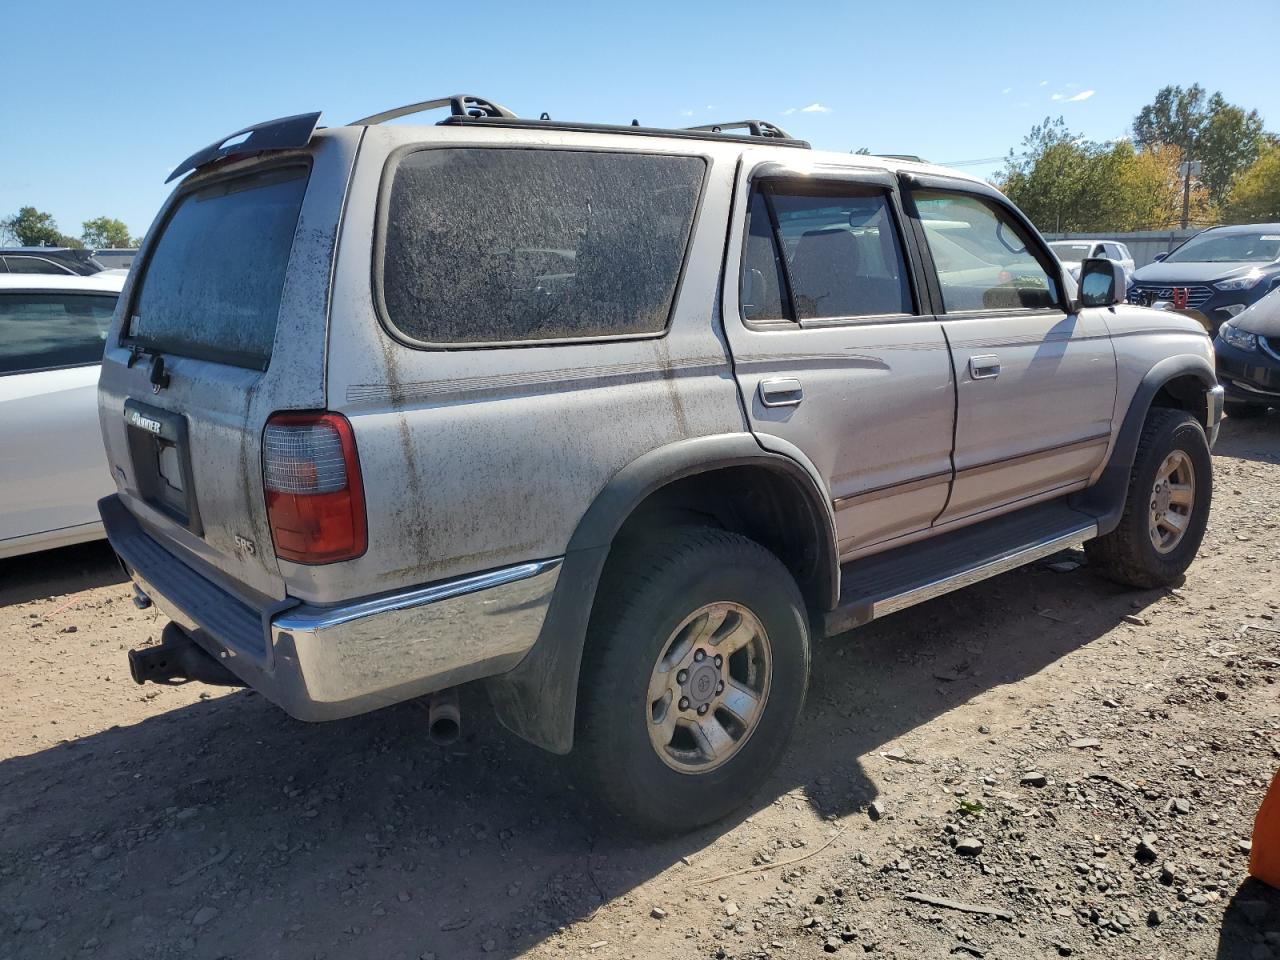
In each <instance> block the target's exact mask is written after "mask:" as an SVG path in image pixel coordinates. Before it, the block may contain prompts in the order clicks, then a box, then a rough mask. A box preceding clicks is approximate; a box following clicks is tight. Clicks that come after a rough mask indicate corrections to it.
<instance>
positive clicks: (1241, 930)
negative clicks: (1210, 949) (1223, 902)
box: [1217, 877, 1280, 960]
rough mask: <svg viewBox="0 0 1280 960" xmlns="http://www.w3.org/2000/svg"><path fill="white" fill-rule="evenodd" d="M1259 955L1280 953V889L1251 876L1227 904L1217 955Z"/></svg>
mask: <svg viewBox="0 0 1280 960" xmlns="http://www.w3.org/2000/svg"><path fill="white" fill-rule="evenodd" d="M1260 947H1261V948H1262V949H1259V948H1260ZM1259 956H1268V957H1274V956H1280V890H1276V889H1275V888H1274V887H1268V886H1267V885H1266V884H1265V883H1260V882H1259V881H1257V880H1254V879H1253V878H1252V877H1250V878H1249V879H1247V880H1245V882H1244V883H1242V884H1240V887H1239V889H1237V890H1236V893H1235V896H1233V897H1232V898H1231V902H1230V903H1229V904H1227V912H1226V915H1225V916H1224V917H1223V918H1222V930H1221V932H1220V934H1219V939H1218V953H1217V958H1218V960H1256V958H1257V957H1259Z"/></svg>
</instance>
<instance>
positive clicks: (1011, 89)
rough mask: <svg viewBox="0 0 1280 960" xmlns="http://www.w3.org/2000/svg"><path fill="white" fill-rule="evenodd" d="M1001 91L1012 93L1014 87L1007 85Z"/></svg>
mask: <svg viewBox="0 0 1280 960" xmlns="http://www.w3.org/2000/svg"><path fill="white" fill-rule="evenodd" d="M1000 92H1001V93H1012V92H1013V87H1005V88H1004V89H1003V90H1001V91H1000Z"/></svg>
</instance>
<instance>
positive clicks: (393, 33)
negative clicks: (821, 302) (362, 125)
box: [0, 0, 1280, 234]
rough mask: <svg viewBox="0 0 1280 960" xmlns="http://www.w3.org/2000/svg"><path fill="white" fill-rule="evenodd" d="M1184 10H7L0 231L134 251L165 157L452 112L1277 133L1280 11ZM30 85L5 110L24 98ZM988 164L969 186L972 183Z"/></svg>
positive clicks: (954, 128) (800, 127) (984, 137)
mask: <svg viewBox="0 0 1280 960" xmlns="http://www.w3.org/2000/svg"><path fill="white" fill-rule="evenodd" d="M1212 9H1213V11H1216V12H1215V13H1210V12H1207V10H1206V8H1205V6H1204V4H1203V3H1197V2H1184V0H1161V2H1157V3H1147V2H1138V0H1130V2H1127V3H1119V4H1118V3H1093V2H1089V0H1070V2H1062V3H1056V4H1050V3H1043V2H1039V0H1024V2H991V3H980V2H965V3H957V2H921V0H915V2H911V3H901V2H899V3H875V4H872V3H861V2H844V3H823V2H809V3H794V2H793V3H791V4H782V3H777V2H772V3H750V2H734V3H727V2H724V3H709V2H704V3H697V2H692V0H685V2H683V3H655V2H640V3H629V4H623V3H608V2H600V0H596V2H591V3H581V4H578V3H575V4H553V3H545V2H544V3H533V2H524V3H512V4H484V3H474V4H466V3H457V2H452V3H448V4H433V3H407V2H405V3H377V2H372V0H365V2H360V3H354V2H337V0H310V2H306V3H302V2H285V0H256V2H251V3H250V2H241V0H219V2H216V3H210V4H201V5H199V6H197V5H195V4H180V3H158V2H150V0H142V2H129V3H121V4H103V3H95V4H92V5H90V4H88V3H85V2H71V3H54V2H34V3H12V4H6V5H5V12H4V22H5V28H6V29H5V32H6V35H7V38H8V41H9V42H7V43H6V44H5V57H4V60H3V67H2V68H0V69H2V70H3V73H4V75H5V77H6V79H7V80H8V81H9V87H8V89H9V94H10V95H9V96H6V97H3V98H0V131H3V133H0V215H8V214H10V213H12V212H14V211H16V210H17V208H18V207H19V206H21V205H24V204H33V205H35V206H37V207H39V208H40V209H42V210H47V211H49V212H50V213H52V214H53V215H54V216H55V217H56V218H57V221H58V224H59V226H60V228H61V229H62V231H63V232H64V233H71V234H78V233H79V232H80V223H81V221H83V220H86V219H88V218H90V217H95V216H99V215H109V216H117V217H120V218H121V219H123V220H124V221H125V222H126V223H127V224H128V225H129V227H130V228H131V229H132V230H133V231H134V232H135V233H141V232H142V231H143V230H144V229H145V228H146V227H147V226H148V225H149V224H150V222H151V219H152V217H153V216H154V215H155V212H156V210H157V209H158V207H159V205H160V203H161V202H162V201H163V200H164V198H165V196H166V195H167V193H168V188H166V187H165V185H164V178H165V176H166V175H167V174H168V172H169V170H170V169H172V167H173V166H174V165H176V164H177V163H178V162H179V161H180V160H182V158H183V157H185V156H187V155H188V154H189V153H191V152H192V151H193V150H195V149H196V148H198V147H201V146H204V145H205V144H207V143H209V142H210V141H212V140H215V139H217V138H219V137H221V136H223V135H225V134H228V133H230V132H232V131H233V130H236V129H238V128H240V127H242V126H244V125H246V124H248V123H253V122H256V121H258V120H265V119H269V118H272V117H277V116H284V115H287V114H291V113H300V112H304V111H308V110H323V111H324V118H323V119H322V121H321V122H322V123H326V124H331V125H332V124H337V123H343V122H346V121H349V120H352V119H355V118H357V117H360V116H364V115H366V114H368V113H372V112H375V111H377V110H380V109H385V108H387V107H391V106H395V105H398V104H401V103H408V102H412V101H414V100H421V99H427V98H430V97H435V96H443V95H445V94H450V93H456V92H467V93H476V94H480V95H482V96H487V97H490V98H492V99H494V100H497V101H498V102H499V103H503V104H505V105H506V106H508V107H510V108H511V109H513V110H515V111H516V112H517V113H519V114H522V115H528V116H537V115H538V114H539V113H540V112H541V111H543V110H546V111H549V112H550V114H551V115H552V116H553V117H555V118H556V119H576V120H586V121H602V122H622V123H628V122H630V121H631V119H632V118H633V117H635V118H639V120H640V122H641V123H644V124H647V125H654V126H667V125H672V126H680V125H691V124H694V123H707V122H711V121H714V120H734V119H741V118H744V117H761V118H764V119H770V120H773V121H774V122H777V123H779V124H781V125H782V126H784V127H786V128H787V129H788V130H789V131H791V132H792V133H793V134H794V135H796V136H800V137H804V138H806V139H809V140H811V141H812V142H813V144H814V145H815V146H816V147H821V148H826V149H833V150H846V151H847V150H853V149H857V148H858V147H862V146H867V147H869V148H870V149H871V150H872V151H873V152H878V153H916V154H919V155H921V156H924V157H926V158H928V159H930V160H934V161H939V162H955V161H967V160H976V159H981V158H990V157H999V156H1003V155H1005V154H1006V153H1008V151H1009V149H1010V148H1011V147H1015V146H1016V145H1017V144H1018V143H1019V141H1020V140H1021V139H1022V137H1023V136H1024V135H1025V134H1026V133H1027V131H1028V130H1029V129H1030V127H1031V125H1032V124H1033V123H1036V122H1039V121H1041V120H1043V119H1044V118H1045V116H1048V115H1053V116H1057V115H1058V114H1062V115H1064V116H1065V117H1066V118H1067V121H1068V123H1069V124H1070V125H1071V127H1072V128H1073V129H1076V130H1080V131H1083V133H1084V134H1085V135H1087V136H1089V137H1091V138H1093V139H1099V140H1103V139H1111V138H1114V137H1118V136H1120V135H1122V134H1123V133H1124V132H1125V130H1126V128H1127V127H1128V125H1129V123H1130V122H1131V120H1132V118H1133V115H1134V114H1135V113H1136V112H1137V110H1138V109H1139V108H1140V107H1141V106H1142V105H1143V104H1144V103H1146V102H1147V101H1148V100H1150V98H1151V97H1152V95H1153V94H1154V93H1155V92H1156V90H1158V89H1159V88H1160V87H1161V86H1163V85H1165V84H1169V83H1178V84H1182V85H1189V84H1191V83H1196V82H1198V83H1200V84H1201V85H1203V86H1205V87H1207V88H1208V89H1209V90H1211V91H1212V90H1219V89H1220V90H1221V91H1222V92H1223V93H1224V94H1225V95H1226V97H1227V99H1228V100H1230V101H1232V102H1235V103H1239V104H1241V105H1242V106H1246V107H1250V108H1255V109H1257V110H1258V111H1259V112H1261V113H1262V115H1263V117H1264V118H1265V119H1266V120H1267V121H1268V126H1269V128H1270V129H1272V130H1277V129H1280V68H1277V66H1276V59H1275V43H1276V38H1277V36H1280V2H1278V0H1234V2H1232V3H1230V4H1225V5H1219V6H1217V7H1214V8H1212ZM28 79H29V80H30V81H31V86H30V88H29V89H28V90H27V91H26V92H25V93H23V95H21V96H19V95H17V94H18V93H19V92H21V91H23V87H24V81H26V80H28ZM999 166H1000V164H999V163H987V164H975V165H969V166H966V169H967V170H969V171H971V172H974V173H977V174H979V175H989V174H990V173H992V172H993V171H994V170H996V169H997V168H998V167H999Z"/></svg>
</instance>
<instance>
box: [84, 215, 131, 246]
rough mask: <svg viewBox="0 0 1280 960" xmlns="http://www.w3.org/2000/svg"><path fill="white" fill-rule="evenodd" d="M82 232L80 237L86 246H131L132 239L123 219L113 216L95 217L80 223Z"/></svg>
mask: <svg viewBox="0 0 1280 960" xmlns="http://www.w3.org/2000/svg"><path fill="white" fill-rule="evenodd" d="M81 226H82V227H83V228H84V232H83V233H81V234H80V239H81V240H82V241H84V245H85V246H86V247H92V248H93V249H95V250H101V249H104V248H107V247H131V246H133V245H134V244H133V240H132V239H131V238H130V237H129V228H128V227H126V226H125V225H124V221H123V220H116V219H115V218H114V217H96V218H95V219H93V220H86V221H85V222H84V223H83V224H82V225H81Z"/></svg>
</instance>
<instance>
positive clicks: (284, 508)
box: [262, 413, 369, 563]
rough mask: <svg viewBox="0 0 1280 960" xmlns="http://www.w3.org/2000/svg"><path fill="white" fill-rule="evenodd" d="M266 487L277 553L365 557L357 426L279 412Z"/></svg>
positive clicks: (266, 458)
mask: <svg viewBox="0 0 1280 960" xmlns="http://www.w3.org/2000/svg"><path fill="white" fill-rule="evenodd" d="M262 485H263V489H264V490H265V491H266V495H267V518H268V520H270V522H271V539H272V542H274V543H275V547H276V556H277V557H280V558H281V559H282V560H292V561H294V562H295V563H335V562H337V561H339V560H351V559H354V558H355V557H358V556H360V555H361V554H362V553H364V551H365V548H366V547H367V546H368V541H369V535H368V532H367V530H366V527H365V516H364V485H363V484H362V483H361V482H360V459H359V458H358V457H357V456H356V439H355V437H354V436H353V435H352V433H351V424H350V423H348V422H347V418H346V417H344V416H342V415H341V414H338V413H278V414H276V415H275V416H273V417H271V419H270V420H268V421H267V429H266V431H265V432H264V434H263V438H262Z"/></svg>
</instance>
